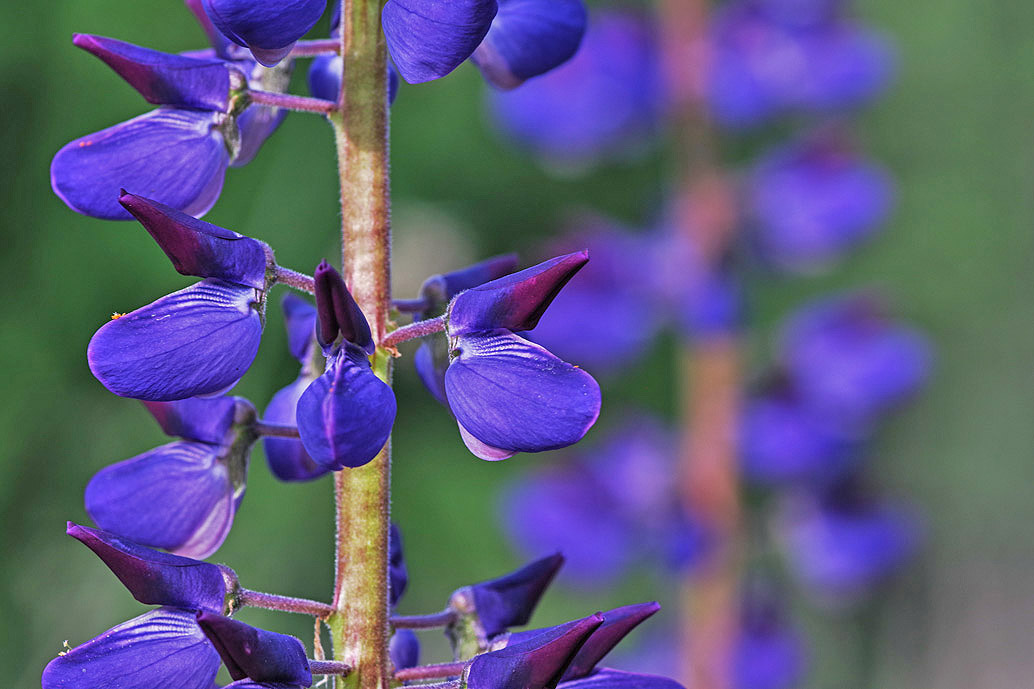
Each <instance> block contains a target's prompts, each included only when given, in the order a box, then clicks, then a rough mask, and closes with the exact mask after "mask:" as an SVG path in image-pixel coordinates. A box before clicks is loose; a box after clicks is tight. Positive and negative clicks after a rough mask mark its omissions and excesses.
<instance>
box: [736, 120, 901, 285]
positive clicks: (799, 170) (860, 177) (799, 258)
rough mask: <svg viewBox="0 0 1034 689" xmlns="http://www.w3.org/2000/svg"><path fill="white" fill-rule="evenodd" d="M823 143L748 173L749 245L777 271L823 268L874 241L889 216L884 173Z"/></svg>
mask: <svg viewBox="0 0 1034 689" xmlns="http://www.w3.org/2000/svg"><path fill="white" fill-rule="evenodd" d="M827 139H828V137H821V136H820V137H816V138H815V139H814V140H809V141H805V142H804V143H803V144H797V145H794V146H792V147H790V148H784V149H780V150H777V151H775V152H773V153H771V154H769V155H767V156H766V157H765V158H764V159H762V161H761V162H760V163H759V164H758V166H757V167H756V168H755V170H754V172H753V175H752V179H751V183H750V195H751V200H750V204H751V206H752V213H753V216H754V218H755V221H756V222H755V237H754V240H755V242H756V244H757V247H758V251H759V252H760V254H761V256H762V258H763V259H765V260H766V261H768V262H769V263H771V264H773V265H775V266H776V267H779V268H783V269H787V270H797V271H813V270H816V269H821V268H822V267H824V266H825V265H827V264H828V263H829V262H830V261H832V260H835V259H837V258H839V257H840V256H841V255H843V254H844V253H845V252H846V251H848V250H849V249H851V248H853V247H855V246H857V245H858V244H860V243H861V242H862V241H864V240H866V239H868V238H869V237H871V235H872V234H873V233H874V232H876V231H877V230H878V229H879V226H880V224H881V223H882V222H883V221H885V220H886V218H887V215H888V214H889V212H890V208H891V205H892V197H893V193H892V186H891V182H890V180H889V178H888V177H887V174H886V173H885V172H884V171H883V170H882V169H881V168H879V167H877V166H876V165H873V164H872V163H869V162H868V161H865V160H863V159H861V158H859V157H857V156H855V155H854V154H852V153H851V152H850V151H849V150H846V148H845V147H844V146H842V145H840V144H839V143H838V142H836V141H828V140H827Z"/></svg>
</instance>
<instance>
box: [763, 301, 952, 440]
mask: <svg viewBox="0 0 1034 689" xmlns="http://www.w3.org/2000/svg"><path fill="white" fill-rule="evenodd" d="M780 358H781V360H782V364H783V366H784V368H785V373H786V375H787V377H788V378H789V379H790V381H791V383H792V385H793V386H794V388H795V389H796V390H797V391H798V393H799V395H800V398H801V400H802V401H803V402H804V403H805V404H807V405H809V406H810V407H811V408H812V409H813V410H814V411H815V413H817V414H820V415H822V416H824V417H825V418H827V419H829V421H830V422H831V423H834V424H837V425H839V426H840V427H841V428H846V429H853V428H859V427H861V428H865V427H867V426H868V425H869V424H871V423H872V421H873V420H874V419H875V417H876V416H877V415H878V414H880V413H883V412H886V411H888V410H889V409H891V408H892V407H894V406H895V405H898V404H900V403H901V402H902V401H904V400H905V399H907V398H908V397H910V396H911V395H912V394H914V393H915V392H916V391H917V390H918V389H919V388H920V387H921V386H922V385H923V383H924V382H925V381H926V378H927V377H928V375H929V370H930V365H931V363H930V359H931V354H930V347H929V345H928V343H927V341H926V339H925V338H924V337H923V336H922V335H920V334H919V333H918V332H917V331H915V330H913V329H912V328H910V327H908V326H906V325H902V324H900V323H895V322H894V321H892V320H891V319H890V318H889V316H888V315H887V309H886V306H885V305H884V304H883V303H882V301H881V300H880V299H879V298H878V297H877V296H876V295H874V294H872V293H865V292H856V293H849V294H842V295H837V296H833V297H828V298H825V299H822V300H819V301H816V302H813V303H811V304H807V305H805V306H804V307H802V308H801V309H799V310H798V311H797V312H796V313H795V314H794V315H793V316H792V317H791V318H790V320H789V321H788V322H787V324H786V326H785V327H784V329H783V333H782V340H781V343H780Z"/></svg>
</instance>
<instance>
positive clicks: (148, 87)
mask: <svg viewBox="0 0 1034 689" xmlns="http://www.w3.org/2000/svg"><path fill="white" fill-rule="evenodd" d="M72 43H74V44H75V45H76V46H78V47H80V48H82V49H83V50H85V51H86V52H88V53H92V54H93V55H96V56H97V57H99V58H100V59H101V60H103V61H104V62H105V63H106V64H107V65H108V66H109V67H111V68H112V69H113V70H115V71H116V72H117V73H118V75H119V76H120V77H122V78H123V79H125V80H126V81H127V82H129V85H130V86H132V87H133V88H134V89H136V90H137V91H139V92H140V95H142V96H143V97H144V98H145V99H146V100H147V102H148V103H154V104H155V105H176V106H180V107H184V108H193V109H196V110H216V111H218V112H226V111H227V110H229V107H230V88H231V83H230V72H231V70H232V69H233V68H232V67H231V66H230V65H229V64H227V63H226V62H224V61H222V60H204V59H199V58H195V57H185V56H183V55H172V54H169V53H163V52H160V51H157V50H150V49H148V48H141V47H140V46H136V45H133V44H132V43H123V42H122V41H116V40H115V39H113V38H105V37H103V36H92V35H90V34H74V35H73V38H72ZM239 79H240V83H241V85H243V82H244V76H243V75H239Z"/></svg>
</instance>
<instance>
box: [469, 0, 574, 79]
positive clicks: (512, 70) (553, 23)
mask: <svg viewBox="0 0 1034 689" xmlns="http://www.w3.org/2000/svg"><path fill="white" fill-rule="evenodd" d="M588 20H589V17H588V13H587V12H586V10H585V5H584V4H583V3H582V0H499V13H498V14H497V15H496V16H495V19H494V20H493V21H492V28H491V29H489V31H488V35H487V36H485V40H484V41H482V42H481V45H479V46H478V48H477V50H475V51H474V54H473V55H472V56H471V61H472V62H473V63H474V64H476V65H477V66H478V67H479V68H480V69H481V73H482V74H483V75H484V77H485V79H486V80H487V81H488V82H489V83H491V84H492V85H493V86H496V87H498V88H501V89H512V88H516V87H518V86H520V85H521V84H522V83H524V82H525V81H527V80H528V79H531V78H532V77H537V76H539V75H540V74H545V73H546V72H548V71H549V70H551V69H554V68H556V67H559V66H560V65H562V64H563V63H565V62H567V61H568V60H570V59H571V57H572V56H573V55H574V54H575V53H576V52H577V51H578V46H579V45H581V42H582V36H584V35H585V26H586V24H587V23H588Z"/></svg>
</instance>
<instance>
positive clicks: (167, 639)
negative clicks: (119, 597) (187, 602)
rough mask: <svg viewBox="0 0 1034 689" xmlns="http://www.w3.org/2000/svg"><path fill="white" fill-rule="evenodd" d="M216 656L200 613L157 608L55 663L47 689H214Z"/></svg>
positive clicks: (46, 679) (48, 671)
mask: <svg viewBox="0 0 1034 689" xmlns="http://www.w3.org/2000/svg"><path fill="white" fill-rule="evenodd" d="M218 671H219V654H218V653H216V651H215V649H214V648H213V647H212V645H211V644H210V643H208V640H207V639H206V638H205V635H204V634H203V633H202V632H201V629H200V627H198V625H197V622H196V618H195V613H194V612H192V611H189V610H179V609H176V608H158V609H156V610H152V611H150V612H148V613H145V614H143V615H141V616H140V617H137V618H134V619H132V620H129V621H128V622H123V623H122V624H120V625H118V626H117V627H113V628H112V629H109V630H108V631H106V632H104V633H103V634H101V635H100V636H98V637H96V638H94V639H91V640H90V641H87V642H86V643H84V644H82V645H81V646H77V647H75V648H73V649H72V650H71V651H68V652H67V653H64V654H62V655H59V656H58V657H57V658H55V659H54V660H52V661H50V663H49V664H48V665H47V667H46V669H44V670H43V679H42V686H43V689H108V688H109V687H114V686H117V687H119V688H120V689H153V688H154V687H166V686H175V687H179V688H180V689H212V686H213V684H214V682H215V677H216V673H217V672H218Z"/></svg>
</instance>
